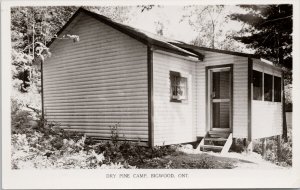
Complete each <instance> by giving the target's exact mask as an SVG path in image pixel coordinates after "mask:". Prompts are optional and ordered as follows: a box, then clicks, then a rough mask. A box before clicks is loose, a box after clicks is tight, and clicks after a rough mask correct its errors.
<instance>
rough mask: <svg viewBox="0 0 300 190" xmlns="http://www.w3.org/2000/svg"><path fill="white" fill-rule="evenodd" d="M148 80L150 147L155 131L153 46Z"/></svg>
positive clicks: (148, 51)
mask: <svg viewBox="0 0 300 190" xmlns="http://www.w3.org/2000/svg"><path fill="white" fill-rule="evenodd" d="M147 75H148V76H147V78H148V145H149V147H153V146H154V130H153V116H154V114H153V113H154V112H153V51H152V47H151V46H149V45H148V46H147Z"/></svg>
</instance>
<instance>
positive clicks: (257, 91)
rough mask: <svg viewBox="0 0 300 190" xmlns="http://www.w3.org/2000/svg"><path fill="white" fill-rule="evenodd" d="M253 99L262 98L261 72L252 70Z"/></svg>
mask: <svg viewBox="0 0 300 190" xmlns="http://www.w3.org/2000/svg"><path fill="white" fill-rule="evenodd" d="M252 80H253V100H262V72H259V71H254V70H253V79H252Z"/></svg>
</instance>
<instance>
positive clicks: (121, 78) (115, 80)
mask: <svg viewBox="0 0 300 190" xmlns="http://www.w3.org/2000/svg"><path fill="white" fill-rule="evenodd" d="M63 34H75V35H79V37H80V42H77V43H73V41H72V40H56V41H55V42H54V43H53V44H52V45H51V47H50V48H51V52H52V57H51V58H49V59H47V61H46V63H45V64H44V106H45V115H46V118H47V119H48V120H49V121H55V122H59V123H60V124H61V126H62V127H63V128H66V129H69V130H74V131H75V130H76V131H81V132H84V133H86V134H87V135H90V136H96V137H99V138H104V139H105V138H110V136H111V130H110V126H111V125H114V124H116V123H118V122H119V123H120V127H119V133H120V136H121V137H123V135H124V137H125V138H126V139H133V140H138V139H140V140H141V141H148V94H147V83H148V81H147V47H146V46H145V45H144V44H142V43H140V42H138V41H136V40H135V39H132V38H130V37H129V36H127V35H125V34H123V33H121V32H119V31H117V30H115V29H113V28H111V27H110V26H107V25H105V24H103V23H101V22H99V21H97V20H96V19H94V18H92V17H89V16H87V15H83V14H81V15H80V16H79V17H77V19H76V20H74V21H73V22H72V24H71V25H69V26H68V27H67V28H66V30H65V32H64V33H63ZM63 34H62V35H63ZM62 35H61V36H62Z"/></svg>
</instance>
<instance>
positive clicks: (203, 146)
mask: <svg viewBox="0 0 300 190" xmlns="http://www.w3.org/2000/svg"><path fill="white" fill-rule="evenodd" d="M200 148H204V149H214V150H219V151H221V150H222V148H223V146H216V145H201V146H200Z"/></svg>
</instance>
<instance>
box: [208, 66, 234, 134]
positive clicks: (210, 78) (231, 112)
mask: <svg viewBox="0 0 300 190" xmlns="http://www.w3.org/2000/svg"><path fill="white" fill-rule="evenodd" d="M225 68H229V71H230V86H231V89H230V93H231V97H230V116H229V120H230V121H229V128H228V129H227V128H226V129H225V128H223V129H222V128H220V129H216V128H212V108H211V107H212V101H211V85H212V84H211V82H212V76H211V71H212V70H214V71H217V70H222V69H225ZM205 75H206V93H205V94H206V131H210V130H213V131H224V132H232V131H233V95H234V94H233V64H224V65H215V66H207V67H206V72H205Z"/></svg>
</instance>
